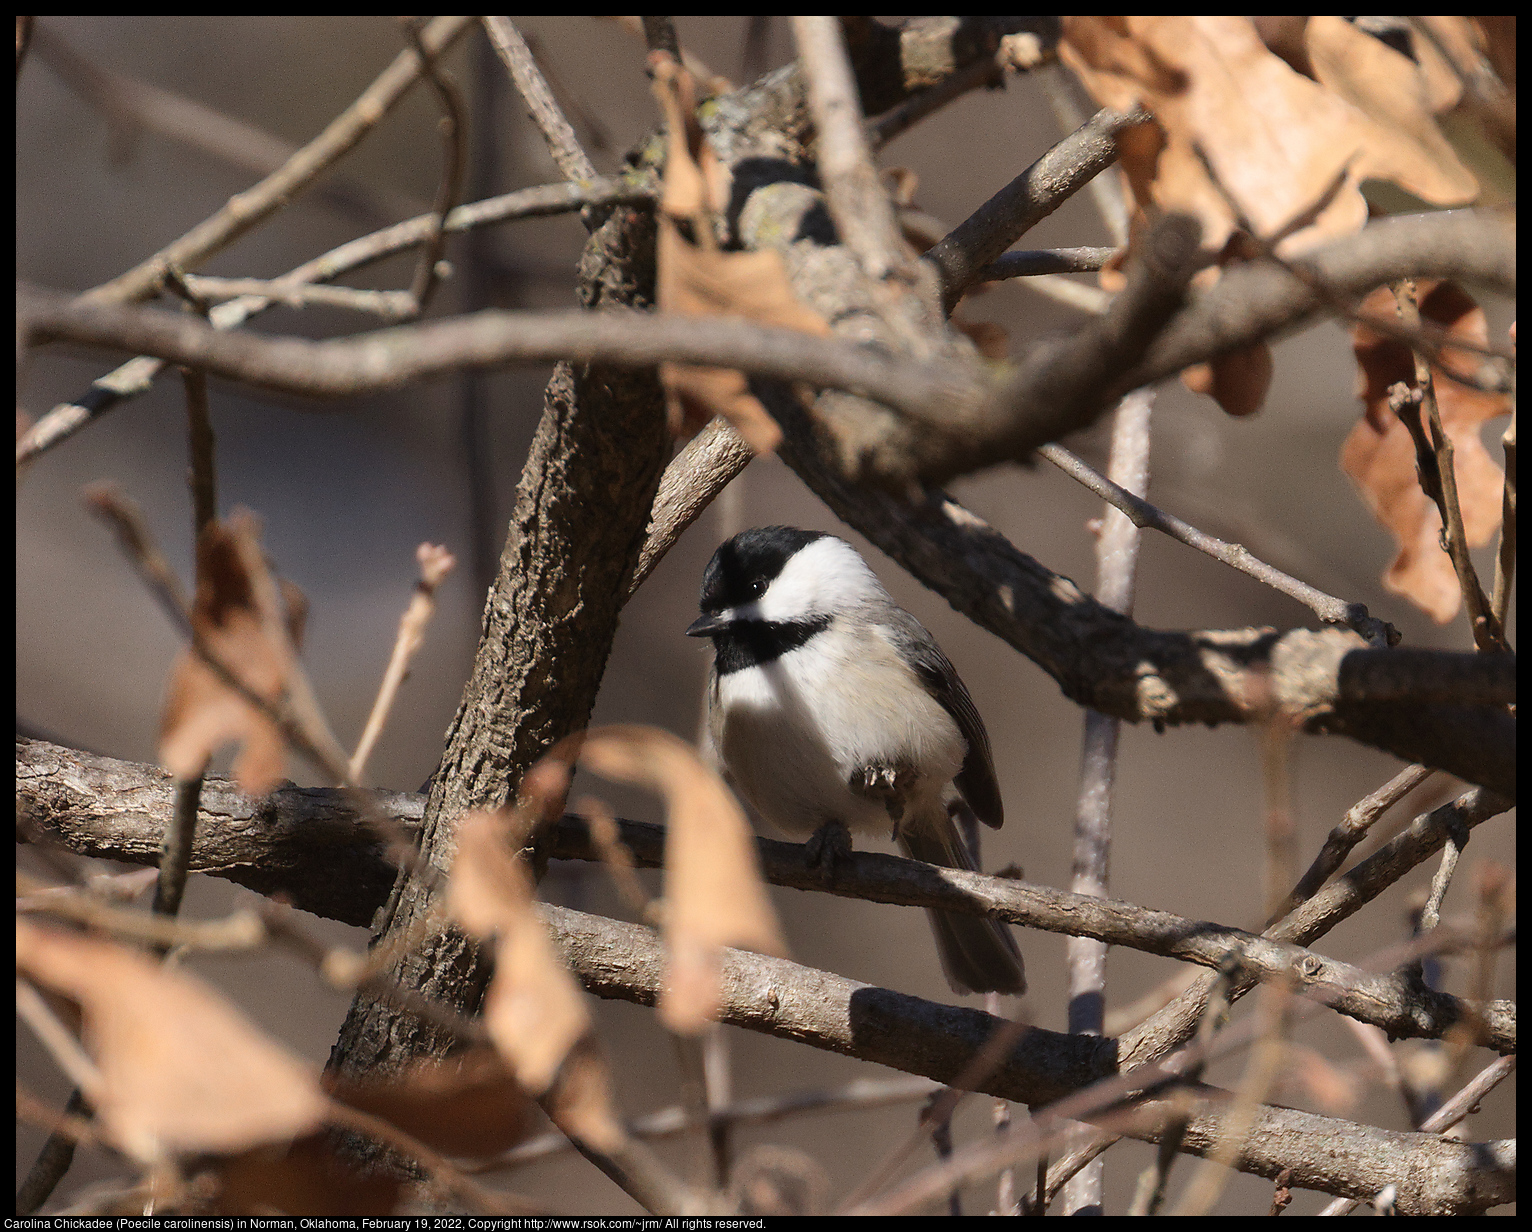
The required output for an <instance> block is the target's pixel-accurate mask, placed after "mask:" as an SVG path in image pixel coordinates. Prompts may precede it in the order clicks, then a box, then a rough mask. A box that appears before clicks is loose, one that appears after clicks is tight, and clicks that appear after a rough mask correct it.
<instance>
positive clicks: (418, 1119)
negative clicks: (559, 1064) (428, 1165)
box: [326, 1047, 538, 1159]
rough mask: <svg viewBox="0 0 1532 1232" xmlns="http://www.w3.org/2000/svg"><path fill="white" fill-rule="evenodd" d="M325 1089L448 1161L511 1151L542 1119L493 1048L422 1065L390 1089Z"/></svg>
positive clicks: (369, 1084)
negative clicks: (396, 1128)
mask: <svg viewBox="0 0 1532 1232" xmlns="http://www.w3.org/2000/svg"><path fill="white" fill-rule="evenodd" d="M326 1085H327V1086H328V1088H329V1091H330V1095H331V1096H332V1097H333V1098H334V1099H336V1100H338V1101H339V1102H341V1103H343V1104H349V1105H350V1106H351V1107H353V1108H359V1109H361V1110H362V1111H363V1112H369V1113H371V1114H372V1115H373V1116H377V1117H382V1118H383V1120H385V1121H388V1122H389V1123H390V1124H392V1125H396V1126H398V1127H399V1128H400V1129H402V1130H404V1131H405V1133H407V1134H409V1135H410V1136H411V1137H412V1138H415V1139H417V1140H418V1141H420V1142H424V1143H425V1144H426V1145H427V1146H428V1147H431V1148H432V1149H433V1150H436V1151H440V1152H441V1153H442V1154H444V1155H455V1156H457V1157H459V1158H465V1159H483V1158H488V1157H489V1156H491V1155H498V1154H500V1153H501V1152H502V1151H507V1150H509V1149H510V1148H511V1147H513V1146H515V1145H516V1144H517V1143H518V1142H520V1141H521V1140H522V1139H523V1138H525V1137H526V1136H527V1134H528V1133H530V1132H531V1130H532V1129H533V1127H534V1126H535V1124H536V1122H537V1119H538V1118H537V1111H536V1108H535V1106H534V1105H533V1104H532V1101H531V1100H530V1099H528V1098H527V1094H526V1092H525V1091H523V1090H522V1089H521V1086H520V1084H519V1083H517V1081H516V1078H515V1076H514V1075H513V1074H512V1073H511V1071H510V1069H509V1068H507V1066H506V1064H505V1062H504V1061H503V1060H502V1059H501V1057H500V1054H499V1053H498V1052H496V1051H495V1050H494V1049H493V1048H482V1047H481V1048H474V1049H472V1050H470V1051H468V1052H464V1053H460V1054H458V1055H456V1056H453V1057H450V1058H448V1059H447V1060H445V1061H439V1060H427V1061H420V1062H417V1063H415V1064H414V1065H411V1066H410V1067H409V1068H408V1069H406V1070H405V1071H404V1072H403V1073H401V1074H399V1075H398V1077H396V1078H393V1079H390V1080H389V1081H386V1082H381V1081H375V1080H372V1079H368V1078H338V1079H330V1080H328V1081H327V1083H326Z"/></svg>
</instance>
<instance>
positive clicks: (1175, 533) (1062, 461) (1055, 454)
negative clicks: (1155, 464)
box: [1037, 445, 1398, 646]
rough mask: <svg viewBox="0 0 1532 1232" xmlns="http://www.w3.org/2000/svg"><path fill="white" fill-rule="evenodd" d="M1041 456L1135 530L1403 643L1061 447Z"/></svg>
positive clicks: (1348, 606) (1352, 607) (1333, 618)
mask: <svg viewBox="0 0 1532 1232" xmlns="http://www.w3.org/2000/svg"><path fill="white" fill-rule="evenodd" d="M1037 452H1038V453H1040V454H1041V455H1042V456H1043V457H1045V458H1047V459H1048V461H1050V462H1052V463H1053V464H1054V465H1055V466H1057V467H1058V468H1059V469H1060V470H1061V471H1063V472H1064V473H1065V474H1066V475H1068V476H1069V477H1070V478H1072V479H1075V480H1077V481H1078V482H1080V483H1082V484H1084V485H1085V486H1086V487H1087V488H1089V489H1090V490H1091V491H1092V492H1094V493H1096V495H1097V496H1100V497H1101V498H1102V499H1103V500H1105V501H1106V502H1107V503H1108V504H1110V505H1112V506H1113V507H1114V508H1115V509H1118V510H1120V511H1121V512H1122V513H1123V514H1125V515H1126V516H1127V518H1128V519H1129V520H1131V521H1132V523H1133V524H1134V525H1135V526H1139V527H1148V528H1150V529H1151V530H1157V531H1159V532H1160V533H1162V534H1165V535H1169V536H1170V537H1171V538H1172V539H1174V540H1176V542H1178V543H1184V544H1185V545H1186V546H1187V547H1189V548H1195V549H1196V550H1197V551H1199V552H1203V553H1205V554H1207V555H1208V556H1211V557H1212V558H1213V559H1214V560H1217V561H1221V562H1223V563H1224V564H1226V565H1228V566H1229V567H1230V568H1231V569H1238V570H1239V571H1240V572H1241V573H1244V574H1247V575H1248V576H1250V577H1253V578H1255V579H1256V580H1257V581H1259V582H1264V583H1265V584H1266V585H1267V586H1270V587H1271V588H1272V589H1273V590H1275V591H1279V592H1280V593H1282V594H1284V595H1287V596H1288V597H1289V598H1291V599H1296V600H1297V601H1298V602H1299V603H1301V604H1303V605H1304V606H1305V607H1307V608H1308V609H1309V610H1310V611H1312V612H1313V613H1314V614H1315V615H1316V616H1318V617H1319V618H1320V619H1321V620H1324V621H1328V622H1330V623H1331V624H1339V625H1346V626H1348V627H1350V628H1352V629H1355V630H1356V631H1357V632H1358V633H1360V634H1361V635H1362V636H1363V637H1365V638H1367V640H1368V641H1370V642H1372V643H1373V644H1374V645H1382V646H1388V645H1392V644H1393V643H1394V642H1397V641H1398V635H1397V633H1394V632H1393V631H1392V627H1391V626H1390V625H1388V624H1387V623H1386V622H1384V621H1381V620H1379V619H1377V618H1376V617H1375V616H1371V615H1369V614H1368V611H1367V607H1366V605H1365V604H1362V603H1347V602H1346V601H1345V600H1344V599H1337V598H1335V597H1334V596H1333V595H1327V594H1325V593H1324V591H1322V590H1319V589H1317V588H1315V587H1313V586H1310V585H1309V584H1308V583H1307V582H1301V581H1299V580H1298V579H1297V578H1295V577H1292V576H1290V575H1289V574H1286V573H1283V572H1282V571H1281V570H1280V569H1278V568H1276V567H1275V566H1273V565H1268V564H1267V563H1266V562H1265V561H1263V560H1259V559H1257V558H1256V557H1255V556H1254V555H1252V554H1251V552H1250V550H1249V549H1248V548H1246V547H1244V546H1242V545H1241V544H1238V543H1229V542H1226V541H1225V540H1223V539H1218V538H1216V537H1214V536H1213V535H1209V534H1207V533H1206V532H1204V531H1200V530H1198V529H1197V528H1196V527H1195V526H1193V525H1191V524H1190V523H1189V522H1185V521H1183V520H1182V519H1180V518H1178V517H1176V516H1175V515H1174V514H1171V513H1166V512H1165V511H1164V510H1162V509H1159V508H1157V507H1156V506H1154V505H1151V504H1150V503H1149V502H1148V501H1146V500H1144V499H1143V498H1142V497H1141V496H1137V495H1135V494H1134V493H1132V492H1129V491H1127V490H1126V489H1124V488H1123V487H1122V486H1121V485H1119V484H1115V483H1113V482H1112V481H1111V480H1110V479H1108V478H1107V477H1106V476H1104V475H1102V474H1101V473H1100V472H1099V471H1096V470H1095V469H1093V468H1092V467H1091V466H1090V465H1089V464H1088V463H1086V462H1084V461H1083V460H1082V459H1080V458H1079V457H1077V456H1076V455H1075V454H1073V453H1071V452H1070V451H1069V450H1067V449H1065V448H1064V447H1063V446H1062V445H1044V446H1043V447H1042V448H1041V449H1039V450H1038V451H1037Z"/></svg>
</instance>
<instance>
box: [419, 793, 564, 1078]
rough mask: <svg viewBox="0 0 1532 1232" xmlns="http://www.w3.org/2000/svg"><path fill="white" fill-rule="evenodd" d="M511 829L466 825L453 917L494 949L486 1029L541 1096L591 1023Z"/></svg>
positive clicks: (500, 821) (475, 819) (470, 820)
mask: <svg viewBox="0 0 1532 1232" xmlns="http://www.w3.org/2000/svg"><path fill="white" fill-rule="evenodd" d="M508 828H509V827H508V826H507V825H506V823H505V819H504V818H503V817H497V816H495V815H493V814H490V813H470V814H469V815H468V816H466V817H465V818H463V820H462V822H461V823H460V824H459V826H458V831H457V856H456V858H455V859H454V861H453V865H452V879H451V882H450V883H449V885H448V888H447V911H448V913H449V914H450V915H451V916H452V918H453V919H454V920H456V921H457V922H458V923H459V924H460V925H462V927H463V928H464V929H466V930H467V931H468V932H470V933H472V934H473V935H474V936H476V937H479V938H481V939H483V940H486V941H488V940H493V941H494V942H495V974H494V978H493V979H492V980H491V981H490V985H489V991H488V992H487V993H486V994H485V998H484V1023H485V1026H486V1027H487V1028H488V1030H489V1035H490V1039H491V1040H492V1041H493V1042H494V1045H495V1047H496V1048H497V1049H498V1050H499V1052H500V1055H501V1056H503V1057H504V1058H505V1059H506V1061H507V1062H508V1063H509V1065H510V1067H511V1071H512V1073H514V1075H515V1077H516V1080H517V1082H519V1083H520V1084H521V1085H522V1087H523V1088H525V1089H526V1090H527V1091H529V1092H531V1093H532V1094H533V1095H541V1094H542V1093H543V1092H544V1091H546V1090H547V1089H548V1088H549V1086H550V1085H552V1083H553V1080H554V1077H555V1075H557V1073H558V1070H559V1066H560V1065H562V1064H563V1063H564V1057H565V1056H566V1055H567V1054H568V1052H569V1050H570V1048H572V1047H573V1046H574V1044H575V1041H576V1040H578V1039H579V1038H580V1037H581V1036H583V1035H585V1034H586V1033H587V1032H588V1031H589V1030H590V1029H591V1020H590V1014H589V1013H588V1012H587V1010H586V1008H585V998H584V994H583V993H582V992H581V990H580V987H579V985H577V984H576V983H575V979H574V976H572V975H571V974H570V973H569V968H567V967H566V966H565V965H564V963H563V961H562V960H561V959H560V958H559V955H558V952H557V950H556V949H555V947H554V944H553V939H552V938H551V937H550V936H549V935H548V929H547V927H546V926H545V925H544V924H543V922H542V920H541V919H539V918H538V915H537V911H536V909H535V906H534V894H533V888H532V879H531V876H530V875H529V874H528V873H527V870H526V868H525V867H523V865H522V863H521V862H520V861H519V860H518V859H517V858H516V856H515V855H514V854H513V853H512V851H511V850H510V847H509V845H508V843H507V831H508Z"/></svg>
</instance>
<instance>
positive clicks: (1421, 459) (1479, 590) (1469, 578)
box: [1389, 280, 1507, 651]
mask: <svg viewBox="0 0 1532 1232" xmlns="http://www.w3.org/2000/svg"><path fill="white" fill-rule="evenodd" d="M1394 299H1395V302H1396V303H1397V304H1398V307H1399V316H1400V319H1401V320H1403V322H1404V324H1405V327H1406V328H1407V329H1410V330H1412V331H1418V330H1419V329H1420V326H1421V320H1420V304H1419V301H1418V300H1417V299H1416V294H1415V284H1414V281H1413V280H1406V281H1405V282H1403V283H1401V284H1398V285H1396V286H1395V287H1394ZM1411 353H1412V354H1413V355H1414V358H1415V388H1414V389H1413V390H1411V391H1409V392H1408V393H1407V394H1405V395H1403V396H1400V397H1397V398H1396V397H1394V396H1393V393H1392V392H1391V393H1390V397H1389V405H1390V406H1391V407H1393V408H1394V413H1395V414H1396V415H1398V416H1399V418H1400V419H1401V420H1402V421H1403V422H1404V424H1405V426H1406V427H1407V428H1409V430H1410V437H1411V439H1413V440H1414V442H1415V458H1416V466H1417V470H1418V472H1419V475H1420V485H1421V487H1422V488H1424V489H1425V492H1426V495H1427V496H1429V497H1430V498H1431V499H1432V501H1434V502H1435V504H1436V507H1437V510H1438V512H1439V513H1440V514H1441V519H1442V527H1443V536H1444V542H1443V547H1444V548H1445V549H1446V551H1447V555H1448V556H1450V557H1451V558H1452V567H1453V570H1454V571H1455V572H1456V573H1457V577H1458V586H1459V588H1460V589H1461V590H1462V592H1463V606H1464V607H1465V608H1467V610H1468V618H1469V623H1470V627H1471V629H1472V632H1473V639H1474V644H1475V645H1476V646H1478V648H1479V649H1480V650H1498V651H1504V650H1506V649H1507V647H1506V643H1505V633H1504V631H1503V630H1502V629H1501V627H1500V625H1499V622H1498V621H1496V620H1495V618H1494V612H1493V609H1492V607H1491V605H1490V600H1489V597H1488V596H1487V595H1486V594H1485V593H1484V588H1483V586H1481V585H1480V584H1479V574H1478V570H1476V569H1475V568H1474V564H1473V558H1472V557H1471V556H1470V555H1469V553H1468V532H1467V531H1466V530H1465V529H1464V526H1463V508H1462V505H1461V503H1460V502H1459V501H1458V481H1457V470H1456V468H1455V467H1454V466H1453V456H1454V454H1455V452H1456V451H1455V450H1454V448H1453V445H1452V438H1451V437H1450V436H1448V435H1447V432H1446V430H1445V429H1444V428H1443V427H1442V415H1441V408H1440V407H1439V406H1438V405H1437V401H1436V380H1435V377H1434V376H1433V374H1432V370H1431V363H1430V361H1429V360H1427V359H1426V358H1425V356H1423V355H1422V354H1421V352H1420V350H1419V349H1418V348H1412V352H1411ZM1410 395H1413V396H1410ZM1396 404H1397V405H1396ZM1422 409H1423V410H1424V411H1425V416H1426V420H1427V422H1428V423H1429V424H1430V427H1431V434H1430V438H1429V440H1428V439H1427V437H1426V435H1425V431H1424V429H1423V428H1422V426H1421V423H1420V416H1421V411H1422Z"/></svg>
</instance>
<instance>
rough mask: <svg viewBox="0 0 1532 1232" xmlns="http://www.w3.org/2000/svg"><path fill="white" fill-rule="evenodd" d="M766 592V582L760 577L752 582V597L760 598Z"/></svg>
mask: <svg viewBox="0 0 1532 1232" xmlns="http://www.w3.org/2000/svg"><path fill="white" fill-rule="evenodd" d="M765 593H766V583H765V582H763V581H762V580H761V579H760V578H756V579H755V580H754V581H753V582H751V583H750V597H751V598H752V599H759V598H760V597H761V596H762V595H764V594H765Z"/></svg>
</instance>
